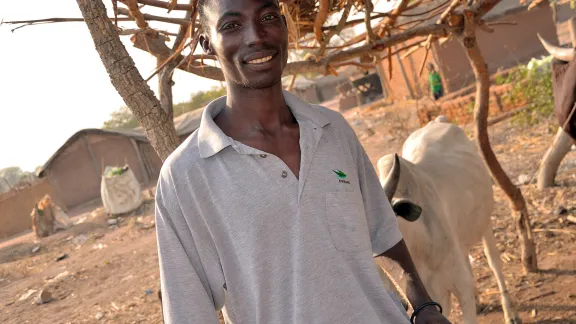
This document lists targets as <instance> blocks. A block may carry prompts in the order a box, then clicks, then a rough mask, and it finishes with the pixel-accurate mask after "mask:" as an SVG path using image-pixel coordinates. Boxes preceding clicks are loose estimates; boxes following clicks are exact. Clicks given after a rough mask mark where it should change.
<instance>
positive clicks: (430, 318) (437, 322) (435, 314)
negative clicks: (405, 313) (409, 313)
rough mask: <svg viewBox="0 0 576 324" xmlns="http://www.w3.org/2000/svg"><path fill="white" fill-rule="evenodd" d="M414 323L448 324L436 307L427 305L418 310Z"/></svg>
mask: <svg viewBox="0 0 576 324" xmlns="http://www.w3.org/2000/svg"><path fill="white" fill-rule="evenodd" d="M414 324H450V321H449V320H448V319H446V317H444V315H442V314H441V313H440V312H439V311H438V309H437V308H436V307H433V306H429V307H426V308H424V309H423V310H421V311H419V312H418V315H416V320H414Z"/></svg>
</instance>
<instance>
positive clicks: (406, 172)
mask: <svg viewBox="0 0 576 324" xmlns="http://www.w3.org/2000/svg"><path fill="white" fill-rule="evenodd" d="M378 172H379V174H380V183H381V184H382V187H383V188H384V191H385V193H386V195H387V196H388V199H390V201H391V204H392V206H393V209H394V211H395V213H396V215H397V216H399V219H398V220H399V227H400V231H401V232H402V234H403V236H404V240H405V241H406V244H407V246H408V250H409V251H410V254H411V255H412V258H413V259H414V263H415V265H416V269H417V270H418V273H419V275H420V276H421V279H422V281H423V283H424V286H425V287H426V289H427V290H428V292H429V293H430V295H431V297H432V298H433V299H434V300H435V301H437V302H438V303H440V304H441V305H442V306H443V307H444V313H445V314H449V312H450V309H451V305H450V304H451V294H454V295H455V296H456V298H457V299H458V301H459V303H460V306H461V308H462V312H463V316H464V323H467V324H471V323H477V318H476V298H475V284H474V278H473V275H472V269H471V266H470V262H469V260H468V253H469V251H470V249H471V248H472V247H473V246H474V245H475V244H477V243H479V242H480V240H483V242H484V252H485V254H486V257H487V258H488V263H489V265H490V267H491V268H492V271H493V272H494V275H495V276H496V281H497V282H498V287H499V289H500V293H501V297H502V308H503V309H504V316H505V319H506V323H508V324H518V323H521V322H520V319H519V317H518V315H517V313H516V311H515V310H514V308H513V306H512V303H511V301H510V296H509V294H508V291H507V288H506V283H505V281H504V276H503V274H502V266H501V261H500V253H499V251H498V249H497V247H496V241H495V239H494V235H493V232H492V224H491V221H490V216H491V214H492V209H493V196H492V194H493V193H492V181H491V178H490V175H489V174H488V171H487V169H486V167H485V166H484V163H483V161H482V159H481V158H480V156H479V154H478V152H477V151H476V147H475V145H474V144H473V143H472V142H471V141H470V140H468V138H467V137H466V135H465V134H464V132H463V131H462V129H460V128H459V127H458V126H455V125H452V124H450V123H447V122H446V119H445V117H443V118H437V119H436V120H435V121H432V122H430V123H429V124H428V125H426V126H425V127H423V128H421V129H419V130H417V131H415V132H414V133H413V134H411V135H410V137H408V139H407V140H406V142H405V143H404V146H403V149H402V157H398V156H397V155H396V154H390V155H387V156H384V157H382V158H380V160H379V161H378ZM388 267H393V265H388ZM397 268H399V267H397ZM393 271H395V270H394V269H390V268H388V272H390V273H391V276H392V277H393V279H394V280H395V281H396V282H399V283H400V286H402V284H401V281H402V280H401V279H400V278H398V274H396V275H395V274H394V273H393Z"/></svg>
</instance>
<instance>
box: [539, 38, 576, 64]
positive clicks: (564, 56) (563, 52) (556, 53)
mask: <svg viewBox="0 0 576 324" xmlns="http://www.w3.org/2000/svg"><path fill="white" fill-rule="evenodd" d="M536 35H538V38H539V39H540V42H541V43H542V46H544V48H545V49H546V52H548V53H549V54H550V55H552V56H553V57H554V58H555V59H557V60H560V61H564V62H570V61H572V59H573V58H574V51H575V50H574V49H573V48H562V47H560V46H554V45H552V44H550V43H548V42H547V41H546V40H545V39H544V38H542V36H540V34H536Z"/></svg>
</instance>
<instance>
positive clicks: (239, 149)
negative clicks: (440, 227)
mask: <svg viewBox="0 0 576 324" xmlns="http://www.w3.org/2000/svg"><path fill="white" fill-rule="evenodd" d="M198 5H199V17H200V21H201V23H202V25H203V26H204V28H203V30H204V34H203V35H202V37H201V38H200V44H201V45H202V48H203V49H204V51H205V52H206V53H207V54H210V55H215V56H216V57H217V58H218V61H219V62H220V65H221V67H222V71H223V72H224V76H225V78H226V84H227V96H226V97H222V98H220V99H217V100H215V101H213V102H212V103H210V104H209V105H208V106H207V107H206V109H205V110H204V112H203V116H202V120H201V124H200V127H199V129H198V130H197V131H196V132H194V133H193V134H192V135H191V136H190V137H189V138H188V139H187V140H186V141H185V142H184V143H182V145H181V146H180V147H179V148H178V149H177V150H176V151H175V152H174V153H173V154H172V155H171V156H170V157H169V158H168V160H167V161H166V163H165V164H164V166H163V169H162V172H161V175H160V179H159V182H158V189H157V195H156V203H157V204H156V206H157V207H156V219H157V233H158V246H159V259H160V270H161V284H162V300H163V311H164V320H165V322H166V323H174V324H175V323H200V324H216V323H218V319H217V316H216V310H217V309H220V308H222V307H224V312H223V313H224V316H225V318H226V321H227V322H229V323H236V324H238V323H240V324H275V323H280V324H284V323H286V324H297V323H298V324H299V323H318V324H323V323H326V324H345V323H361V324H381V323H386V324H399V323H408V317H407V314H406V313H405V312H404V311H403V310H402V309H400V308H399V307H397V305H396V304H395V301H394V300H393V299H392V298H391V296H390V295H389V293H388V292H387V291H386V289H385V288H384V285H383V283H382V281H381V279H380V276H379V273H378V271H377V267H376V265H375V263H374V260H373V257H374V256H384V257H387V258H390V259H392V260H395V261H396V262H398V264H400V266H401V267H402V268H403V269H404V270H405V271H406V272H407V274H408V275H409V276H410V277H411V279H412V280H410V282H411V283H410V284H409V285H408V289H407V292H406V293H407V296H408V298H409V299H410V301H411V303H412V305H414V308H416V309H418V313H417V316H416V317H415V318H416V323H417V324H433V323H439V324H444V323H448V321H447V320H446V319H445V318H444V317H443V316H442V315H441V313H440V312H439V310H438V309H437V307H436V305H435V304H434V303H433V302H431V300H430V297H429V296H428V294H427V292H426V290H425V289H424V287H423V285H422V283H421V281H420V279H419V278H418V274H417V273H416V270H415V268H414V265H413V263H412V260H411V258H410V255H409V253H408V250H407V249H406V245H405V244H404V242H403V240H402V236H401V233H400V232H399V230H398V226H397V225H398V224H397V220H396V217H395V215H394V213H393V211H392V209H391V207H390V204H389V202H388V200H387V198H386V197H385V195H384V194H383V192H382V188H381V187H380V184H379V180H378V178H377V175H376V172H375V170H374V168H373V167H372V164H371V163H370V160H369V159H368V157H367V155H366V153H365V151H364V149H363V148H362V146H361V145H360V143H359V141H358V139H357V138H356V135H355V133H354V131H353V130H352V128H351V127H350V126H349V125H348V123H347V122H346V120H345V119H344V118H343V117H342V116H341V115H340V114H338V113H336V112H333V111H331V110H328V109H326V108H324V107H321V106H315V105H310V104H308V103H306V102H303V101H301V100H300V99H298V98H297V97H295V96H294V95H292V94H290V93H288V92H286V91H283V89H282V83H281V76H282V71H283V69H284V68H285V66H286V62H287V58H288V33H287V27H286V22H285V20H284V18H283V17H282V16H281V14H280V9H279V5H278V2H277V1H276V0H204V1H203V0H200V1H199V4H198Z"/></svg>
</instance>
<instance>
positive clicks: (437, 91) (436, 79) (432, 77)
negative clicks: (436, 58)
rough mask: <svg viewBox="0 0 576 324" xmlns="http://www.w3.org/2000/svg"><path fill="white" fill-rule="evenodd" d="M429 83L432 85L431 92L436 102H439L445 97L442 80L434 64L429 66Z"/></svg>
mask: <svg viewBox="0 0 576 324" xmlns="http://www.w3.org/2000/svg"><path fill="white" fill-rule="evenodd" d="M428 83H429V84H430V92H432V95H433V96H434V100H438V99H440V98H442V96H444V87H443V86H442V78H441V77H440V74H439V73H438V72H437V71H436V69H435V68H434V64H432V63H430V64H428Z"/></svg>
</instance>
